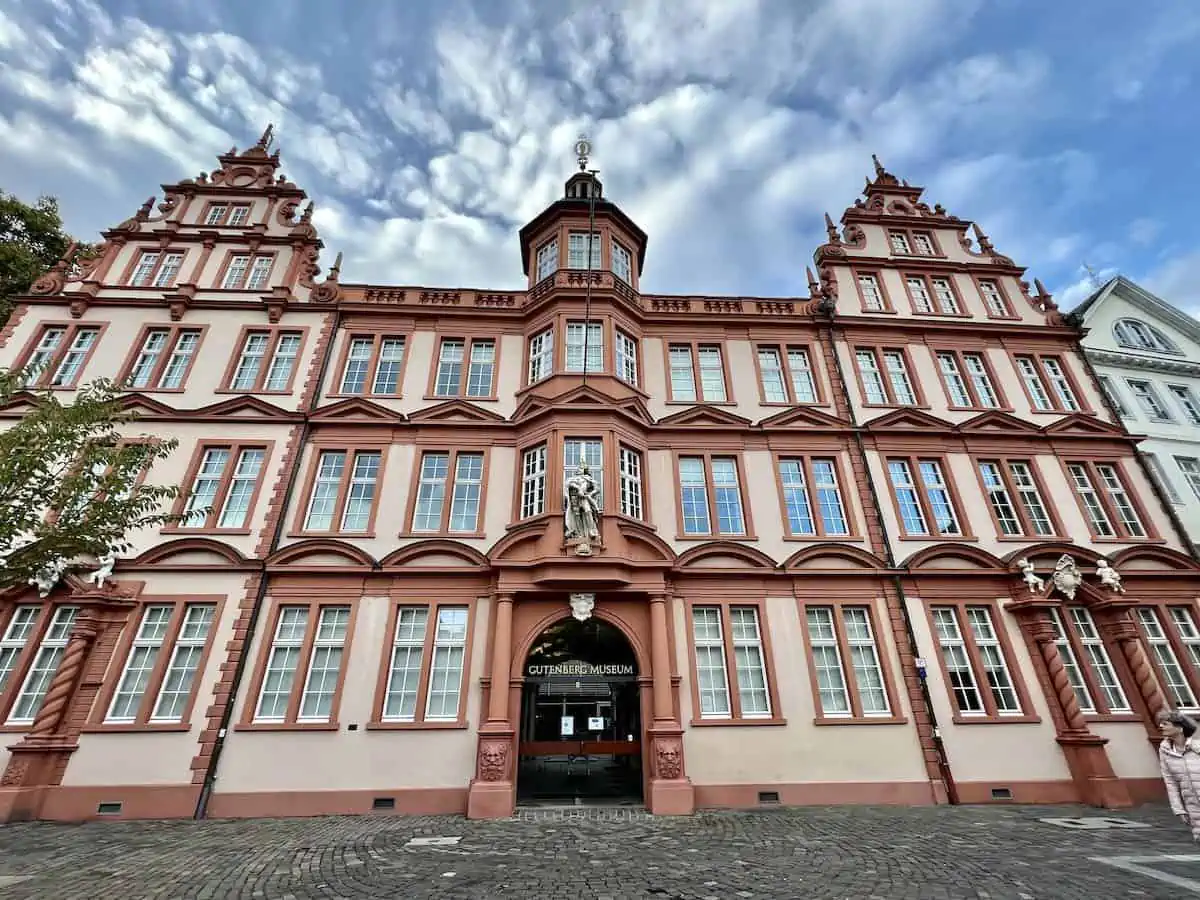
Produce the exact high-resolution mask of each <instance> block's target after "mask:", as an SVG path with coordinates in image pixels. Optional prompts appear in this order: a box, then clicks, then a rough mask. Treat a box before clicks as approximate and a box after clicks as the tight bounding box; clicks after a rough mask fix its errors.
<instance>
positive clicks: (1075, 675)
mask: <svg viewBox="0 0 1200 900" xmlns="http://www.w3.org/2000/svg"><path fill="white" fill-rule="evenodd" d="M1064 614H1065V616H1064ZM1051 618H1052V620H1053V622H1054V627H1055V634H1056V643H1057V644H1058V652H1059V655H1060V656H1061V657H1062V660H1063V668H1065V669H1066V672H1067V677H1068V678H1069V679H1070V682H1071V686H1072V687H1073V688H1074V689H1075V697H1076V699H1077V700H1078V701H1079V708H1080V709H1081V710H1082V711H1084V712H1086V713H1096V714H1100V715H1108V714H1110V713H1127V712H1129V711H1130V709H1131V708H1130V706H1129V700H1128V698H1127V697H1126V696H1125V690H1124V688H1123V687H1122V686H1121V681H1120V679H1119V678H1118V677H1117V670H1116V668H1115V667H1114V666H1113V663H1112V658H1111V657H1110V656H1109V653H1108V647H1107V646H1105V644H1104V640H1103V638H1101V636H1100V632H1099V629H1097V627H1096V622H1095V620H1094V619H1093V618H1092V614H1091V612H1090V611H1089V610H1088V609H1087V608H1086V607H1082V606H1068V607H1066V608H1065V609H1063V610H1061V611H1060V610H1057V609H1056V610H1052V611H1051Z"/></svg>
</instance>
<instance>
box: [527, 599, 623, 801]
mask: <svg viewBox="0 0 1200 900" xmlns="http://www.w3.org/2000/svg"><path fill="white" fill-rule="evenodd" d="M521 674H522V675H523V676H524V688H523V689H522V691H521V719H520V743H519V746H518V751H517V757H518V766H517V798H518V800H519V801H524V802H533V801H556V800H557V801H576V802H578V801H582V800H640V799H641V797H642V745H641V736H642V715H641V696H640V690H639V686H638V680H637V677H638V662H637V656H636V654H635V653H634V650H633V647H632V646H631V645H630V643H629V640H628V639H627V638H626V637H625V635H624V634H623V633H622V632H621V630H620V629H619V628H617V627H616V626H615V625H612V624H611V623H609V622H606V621H604V620H603V619H600V618H598V617H592V618H589V619H587V620H586V621H583V622H580V621H578V620H576V619H574V618H566V619H562V620H560V621H558V622H555V623H554V624H552V625H550V626H549V627H548V628H546V630H545V631H543V632H542V633H541V634H540V635H539V636H538V637H537V638H536V639H535V640H534V642H533V644H532V645H531V646H530V649H529V653H528V654H527V655H526V657H525V661H524V666H523V669H522V672H521Z"/></svg>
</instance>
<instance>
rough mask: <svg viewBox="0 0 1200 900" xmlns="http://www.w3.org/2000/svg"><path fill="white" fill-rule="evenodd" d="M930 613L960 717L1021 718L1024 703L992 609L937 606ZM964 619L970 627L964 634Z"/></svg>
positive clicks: (984, 607)
mask: <svg viewBox="0 0 1200 900" xmlns="http://www.w3.org/2000/svg"><path fill="white" fill-rule="evenodd" d="M931 612H932V614H933V623H934V628H935V630H936V633H937V640H938V645H939V646H940V648H941V651H942V665H943V667H944V671H945V673H946V676H947V679H948V682H949V687H950V691H951V695H952V697H953V699H954V705H955V707H956V708H957V711H958V714H959V715H961V716H963V717H969V716H985V715H986V716H996V715H1000V716H1004V715H1020V714H1021V712H1022V710H1021V701H1020V698H1019V697H1018V696H1017V691H1016V688H1015V686H1014V684H1013V680H1012V676H1011V675H1010V674H1009V669H1008V661H1007V660H1006V659H1005V655H1004V651H1003V648H1002V646H1001V644H1000V640H999V637H998V636H997V634H996V629H995V626H994V624H993V622H992V611H991V608H990V607H986V606H963V607H953V606H936V607H933V609H932V610H931ZM963 616H965V617H966V622H967V626H968V627H967V629H966V630H965V631H964V629H963V627H962V624H963V623H962V617H963ZM981 685H982V686H983V689H982V690H981Z"/></svg>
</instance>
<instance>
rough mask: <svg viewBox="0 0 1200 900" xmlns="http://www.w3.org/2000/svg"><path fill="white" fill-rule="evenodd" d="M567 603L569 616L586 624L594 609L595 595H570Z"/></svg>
mask: <svg viewBox="0 0 1200 900" xmlns="http://www.w3.org/2000/svg"><path fill="white" fill-rule="evenodd" d="M569 601H570V604H571V615H572V616H574V617H575V618H576V619H578V620H579V621H580V622H586V621H587V620H588V619H590V618H591V617H592V610H593V609H595V608H596V595H595V594H571V595H570V598H569Z"/></svg>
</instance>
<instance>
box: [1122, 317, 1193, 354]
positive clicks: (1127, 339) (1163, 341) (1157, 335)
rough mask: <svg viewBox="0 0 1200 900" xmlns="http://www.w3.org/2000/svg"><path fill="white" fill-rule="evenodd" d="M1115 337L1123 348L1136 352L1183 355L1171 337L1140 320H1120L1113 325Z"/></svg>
mask: <svg viewBox="0 0 1200 900" xmlns="http://www.w3.org/2000/svg"><path fill="white" fill-rule="evenodd" d="M1113 335H1114V336H1115V337H1116V339H1117V343H1118V344H1120V345H1121V346H1122V347H1130V348H1132V349H1134V350H1150V351H1153V352H1155V353H1182V352H1183V351H1182V350H1180V349H1179V347H1177V346H1176V345H1175V342H1174V341H1172V340H1171V339H1170V338H1169V337H1167V336H1166V335H1165V334H1163V333H1162V332H1161V331H1159V330H1158V329H1157V328H1155V327H1154V326H1153V325H1148V324H1146V323H1145V322H1141V321H1139V320H1138V319H1118V320H1117V322H1116V323H1115V324H1114V325H1113Z"/></svg>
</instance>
